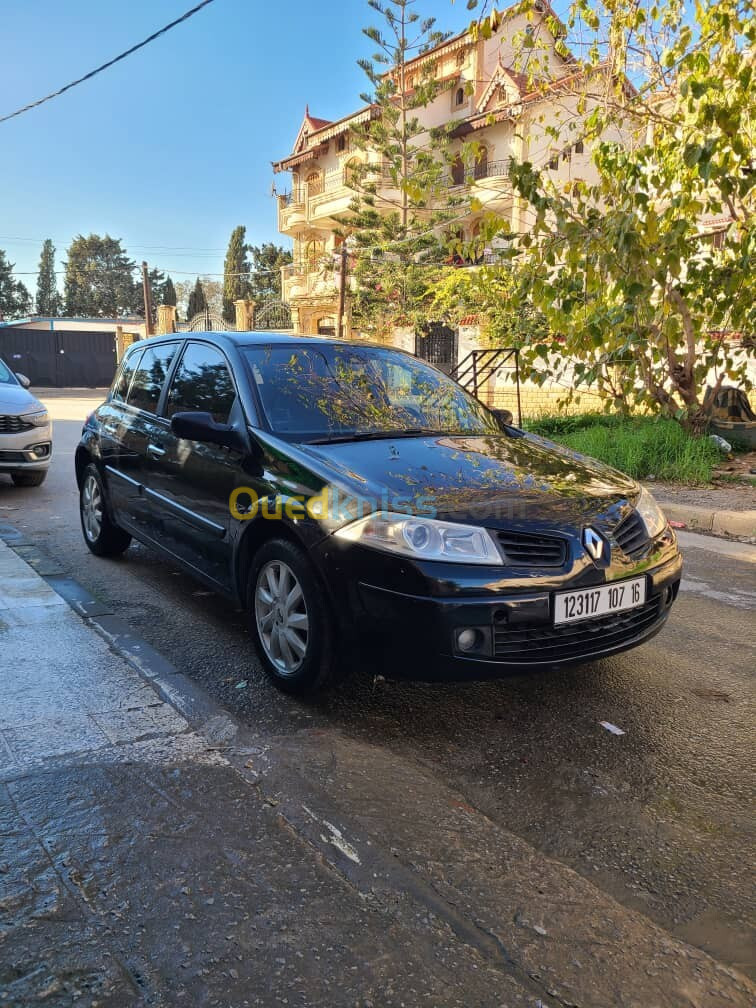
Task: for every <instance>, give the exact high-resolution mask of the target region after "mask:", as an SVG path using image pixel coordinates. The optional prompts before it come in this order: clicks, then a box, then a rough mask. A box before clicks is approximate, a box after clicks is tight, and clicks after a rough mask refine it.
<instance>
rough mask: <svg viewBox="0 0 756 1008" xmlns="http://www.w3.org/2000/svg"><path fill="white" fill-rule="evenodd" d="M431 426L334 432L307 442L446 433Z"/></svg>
mask: <svg viewBox="0 0 756 1008" xmlns="http://www.w3.org/2000/svg"><path fill="white" fill-rule="evenodd" d="M446 433H448V432H447V431H440V430H436V429H435V428H433V427H402V428H399V429H398V430H391V431H355V432H354V433H352V434H334V435H332V436H331V437H323V438H313V439H312V441H307V444H315V445H317V444H340V443H344V442H348V441H390V440H391V439H392V438H398V437H418V436H426V435H429V434H438V435H442V434H446Z"/></svg>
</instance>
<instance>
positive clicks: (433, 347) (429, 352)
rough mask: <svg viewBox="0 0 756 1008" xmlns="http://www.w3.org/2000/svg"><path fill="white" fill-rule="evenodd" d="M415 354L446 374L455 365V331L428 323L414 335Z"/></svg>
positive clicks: (439, 323)
mask: <svg viewBox="0 0 756 1008" xmlns="http://www.w3.org/2000/svg"><path fill="white" fill-rule="evenodd" d="M415 354H416V355H417V356H418V357H420V358H421V359H422V360H426V361H428V363H429V364H434V365H435V366H436V367H437V368H440V369H441V370H442V371H446V373H447V374H448V373H449V372H450V371H451V370H452V369H453V368H454V367H455V365H456V363H457V330H456V329H452V327H451V326H448V325H444V324H443V322H429V323H428V324H427V325H424V326H422V327H421V329H420V331H419V332H416V333H415Z"/></svg>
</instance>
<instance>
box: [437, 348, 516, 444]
mask: <svg viewBox="0 0 756 1008" xmlns="http://www.w3.org/2000/svg"><path fill="white" fill-rule="evenodd" d="M512 360H514V363H510V361H512ZM505 368H506V369H508V370H513V371H514V380H515V387H516V394H517V422H518V424H519V425H520V426H522V403H521V401H520V351H519V349H518V348H517V347H494V348H493V349H491V350H471V351H470V353H469V354H468V355H467V356H466V357H463V358H462V360H461V361H460V362H459V364H457V366H456V367H455V368H453V369H452V371H450V377H452V378H454V379H455V381H458V382H459V384H460V385H462V386H463V387H464V388H466V389H467V391H468V392H471V393H472V394H473V395H474V396H475V398H476V399H479V398H480V392H481V391H482V389H483V388H484V387H485V384H486V382H487V381H488V380H489V378H492V377H493V376H494V375H495V374H498V372H499V371H500V370H502V369H505Z"/></svg>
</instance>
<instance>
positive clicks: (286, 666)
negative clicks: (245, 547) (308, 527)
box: [247, 539, 333, 696]
mask: <svg viewBox="0 0 756 1008" xmlns="http://www.w3.org/2000/svg"><path fill="white" fill-rule="evenodd" d="M247 609H248V613H249V619H250V623H251V629H252V635H253V638H254V641H255V648H256V650H257V654H258V656H259V658H260V661H261V662H262V664H263V667H264V668H265V671H266V672H267V674H268V676H269V677H270V679H271V680H272V682H273V683H274V684H275V686H277V687H278V689H280V690H283V691H284V692H285V693H292V694H295V695H298V696H304V695H307V694H312V693H315V692H317V691H318V690H321V689H323V687H324V686H326V684H327V683H329V682H330V681H331V679H332V676H333V667H332V666H333V620H332V618H331V614H330V612H329V610H328V605H327V602H326V599H325V595H324V592H323V588H322V586H321V585H320V584H319V582H318V580H317V575H316V573H315V571H314V569H313V567H312V564H311V563H310V561H309V560H308V558H307V556H306V554H305V553H304V552H303V551H302V550H301V549H299V547H297V546H295V545H294V544H293V543H291V542H289V541H288V540H286V539H272V540H269V541H268V542H266V543H263V545H262V546H261V547H260V548H259V549H258V550H257V552H256V553H255V555H254V557H253V560H252V566H251V569H250V572H249V579H248V582H247Z"/></svg>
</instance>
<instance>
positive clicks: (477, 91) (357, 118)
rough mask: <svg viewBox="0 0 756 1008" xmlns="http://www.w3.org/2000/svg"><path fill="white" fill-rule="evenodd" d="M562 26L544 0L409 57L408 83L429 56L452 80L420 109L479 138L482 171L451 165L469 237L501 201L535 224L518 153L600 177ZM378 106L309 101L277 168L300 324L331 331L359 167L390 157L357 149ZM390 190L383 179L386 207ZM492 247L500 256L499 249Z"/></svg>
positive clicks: (457, 132) (516, 227) (463, 137)
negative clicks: (329, 107)
mask: <svg viewBox="0 0 756 1008" xmlns="http://www.w3.org/2000/svg"><path fill="white" fill-rule="evenodd" d="M557 24H558V22H557V20H556V18H555V16H554V15H553V12H552V11H551V8H550V7H548V6H547V5H546V4H545V3H543V4H541V5H540V10H539V11H537V12H536V13H535V15H534V16H533V17H532V18H531V19H530V20H529V19H528V17H527V16H526V15H525V14H523V13H518V12H517V9H516V8H512V9H511V10H510V11H508V12H506V11H505V12H504V13H503V14H502V15H501V16H500V18H499V25H498V28H497V29H496V30H495V31H494V32H493V34H492V36H491V37H490V38H487V39H486V38H483V37H482V35H481V36H479V37H478V38H474V37H473V35H472V34H471V33H470V32H469V31H465V32H462V33H461V34H459V35H456V36H455V37H453V38H450V39H448V40H447V41H445V42H443V43H442V44H441V45H439V46H437V47H436V48H434V49H432V50H429V51H428V52H426V53H423V54H422V55H419V56H417V57H416V58H415V59H413V60H411V61H410V62H409V63H408V64H407V68H406V80H407V87H409V88H411V87H412V85H413V78H414V79H417V77H418V75H419V74H422V73H423V72H424V66H425V65H427V63H428V62H429V61H432V62H433V63H434V73H435V77H436V79H437V80H439V81H441V82H443V84H444V88H443V89H442V90H441V91H440V93H439V94H438V96H437V97H436V99H435V100H434V101H432V102H431V103H429V105H428V106H427V107H425V108H421V109H419V110H417V111H416V113H415V114H417V116H418V118H419V119H420V121H421V123H422V124H423V125H424V126H426V127H428V128H430V127H434V126H440V125H442V124H451V123H454V124H455V125H454V127H453V130H452V133H451V136H452V142H453V144H454V145H455V146H456V147H458V148H459V149H460V150H461V148H462V146H463V144H465V143H469V141H470V140H475V141H477V144H478V145H479V147H478V155H477V159H476V162H475V165H474V167H473V169H472V172H470V171H469V170H467V171H466V169H465V165H464V164H463V163H462V160H461V158H458V159H457V160H455V161H454V163H453V164H452V165H451V167H450V169H449V172H448V185H449V187H450V188H453V189H455V190H457V193H458V194H462V195H465V194H466V191H469V195H470V196H474V197H475V199H474V200H467V201H466V205H468V206H474V207H475V208H476V209H475V211H473V210H472V209H471V210H470V212H469V214H467V215H466V216H465V217H464V219H463V220H462V221H461V227H459V232H461V237H463V238H464V239H471V238H473V237H474V236H475V234H476V230H477V228H478V226H479V221H480V219H481V217H482V216H483V214H484V213H485V212H486V211H490V210H493V211H495V212H496V213H497V215H499V216H501V217H503V218H504V219H506V220H507V221H508V222H509V224H510V226H511V230H512V231H513V232H515V233H522V232H523V231H525V230H526V229H527V227H528V219H527V213H526V211H525V209H524V206H523V204H522V201H521V200H520V199H518V198H517V197H516V196H515V194H514V193H513V191H512V186H511V184H510V182H509V179H508V171H509V163H510V159H511V158H513V157H515V158H517V159H518V160H520V161H526V160H527V161H530V162H532V163H533V164H534V165H536V166H542V167H544V168H545V169H546V170H547V171H549V172H550V173H551V174H552V176H553V178H554V180H555V181H556V182H558V183H560V184H561V183H564V184H568V182H569V181H570V180H576V179H578V178H581V179H586V180H589V179H590V176H591V172H592V167H591V162H590V151H589V150H588V147H587V143H584V142H583V141H582V140H581V139H580V137H579V133H577V134H576V132H575V124H576V121H577V116H576V112H577V104H578V100H579V91H580V86H579V83H576V82H577V81H578V75H577V74H576V72H575V71H576V68H575V64H574V62H571V61H570V60H569V59H566V58H564V57H563V56H561V55H559V53H558V52H557V46H556V44H555V43H556V39H555V37H554V35H553V34H552V32H551V28H550V26H551V27H554V26H556V25H557ZM525 34H529V35H531V36H532V40H533V43H534V45H533V47H532V49H531V48H530V47H525V46H523V45H522V39H523V37H524V35H525ZM529 51H532V52H533V53H534V54H535V55H534V56H533V60H534V61H536V60H537V66H538V71H537V77H538V84H537V85H535V84H533V82H532V81H531V82H530V84H529V82H528V81H529V75H528V74H527V73H526V72H525V70H526V67H525V66H523V52H529ZM518 57H519V58H518ZM377 114H378V112H377V110H376V109H375V108H373V107H371V106H366V107H363V108H361V109H359V110H358V111H357V112H354V113H352V114H351V115H348V116H345V117H344V118H342V119H339V120H337V121H335V122H331V121H329V120H326V119H317V118H315V117H314V116H312V115H310V112H309V108H308V109H307V110H306V111H305V116H304V119H303V121H302V124H301V126H300V128H299V132H298V134H297V137H296V141H295V143H294V148H293V150H292V152H291V154H289V156H288V157H285V158H283V159H282V160H280V161H277V162H275V163H274V165H273V168H274V171H275V172H290V173H291V186H290V189H289V190H288V191H287V192H286V193H285V194H282V195H279V196H278V228H279V231H280V232H281V233H282V234H285V235H288V236H289V237H290V238H291V239H292V240H293V243H294V262H293V263H292V265H290V266H286V267H285V268H284V272H283V299H284V301H286V302H287V303H288V304H289V305H290V307H291V309H292V324H293V327H294V329H295V331H297V332H318V331H320V332H325V333H332V332H333V331H334V329H335V327H336V319H337V314H338V284H339V273H338V271H337V270H336V269H334V265H335V264H336V263H337V262H338V245H339V242H340V238H339V237H338V235H337V234H336V232H337V230H338V228H339V224H338V219H339V218H340V217H342V216H343V215H344V214H346V212H347V211H348V209H349V205H350V202H351V201H352V200H353V198H354V195H355V191H354V189H353V188H351V187H350V185H349V180H350V173H351V172H353V171H355V170H357V171H359V170H360V169H358V167H357V166H358V165H360V164H365V163H377V162H378V160H379V158H378V156H377V155H375V156H373V154H372V153H371V152H370V151H369V150H368V151H365V150H363V149H361V148H360V149H355V147H354V145H353V140H352V138H353V135H354V128H355V127H359V126H360V124H362V123H366V122H368V121H369V120H370V119H371V117H373V116H376V115H377ZM554 130H556V134H555V133H554ZM451 153H452V156H453V154H454V150H452V151H451ZM386 185H387V186H388V185H389V183H388V182H387V183H386ZM380 195H381V193H380V188H379V191H378V205H380ZM386 195H387V197H389V196H390V195H391V194H390V193H387V194H386ZM393 195H394V196H396V192H394V193H393ZM493 244H494V246H495V242H494V243H493ZM487 251H490V252H491V253H492V254H493V253H494V251H495V249H491V250H487Z"/></svg>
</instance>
